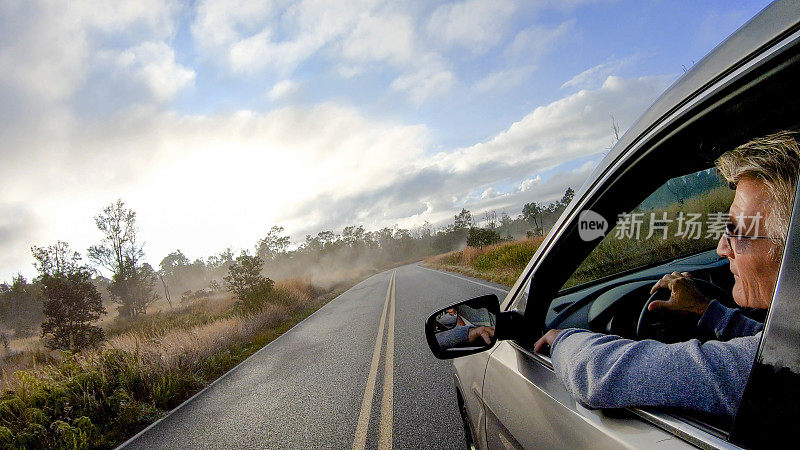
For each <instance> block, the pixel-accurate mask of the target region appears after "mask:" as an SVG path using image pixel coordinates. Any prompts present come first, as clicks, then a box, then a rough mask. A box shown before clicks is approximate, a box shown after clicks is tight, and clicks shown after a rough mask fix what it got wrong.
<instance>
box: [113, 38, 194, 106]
mask: <svg viewBox="0 0 800 450" xmlns="http://www.w3.org/2000/svg"><path fill="white" fill-rule="evenodd" d="M116 63H117V66H118V67H119V68H120V69H121V70H123V71H125V72H128V73H130V74H131V77H132V78H134V79H135V80H138V81H140V82H141V83H143V84H144V86H146V88H147V90H148V91H149V92H150V93H151V95H152V96H153V98H154V99H155V100H156V101H157V102H167V101H169V100H172V98H173V97H175V95H176V94H177V93H178V92H179V91H180V90H181V89H183V88H185V87H187V86H190V85H191V84H192V83H193V82H194V78H195V73H194V71H193V70H191V69H188V68H186V67H184V66H182V65H180V64H177V63H176V62H175V52H174V51H173V50H172V48H170V46H168V45H167V44H165V43H163V42H144V43H142V44H139V45H137V46H135V47H132V48H129V49H127V50H124V51H122V52H120V53H119V54H118V55H117V56H116Z"/></svg>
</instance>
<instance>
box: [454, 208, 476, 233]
mask: <svg viewBox="0 0 800 450" xmlns="http://www.w3.org/2000/svg"><path fill="white" fill-rule="evenodd" d="M473 226H475V221H473V220H472V213H470V212H469V211H468V210H467V209H466V208H461V212H460V213H458V214H456V215H455V221H454V222H453V229H454V230H455V231H462V230H466V229H469V228H472V227H473Z"/></svg>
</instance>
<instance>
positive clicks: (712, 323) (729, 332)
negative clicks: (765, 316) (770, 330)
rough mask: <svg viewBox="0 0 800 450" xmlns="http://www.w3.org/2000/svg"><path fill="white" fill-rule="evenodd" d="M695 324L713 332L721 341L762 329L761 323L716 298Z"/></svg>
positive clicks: (749, 334) (752, 333)
mask: <svg viewBox="0 0 800 450" xmlns="http://www.w3.org/2000/svg"><path fill="white" fill-rule="evenodd" d="M697 326H698V327H700V328H701V329H704V330H708V331H711V332H713V333H714V335H715V336H717V339H719V340H722V341H727V340H730V339H733V338H737V337H742V336H753V335H754V334H756V333H758V332H759V331H761V330H763V329H764V324H763V323H761V322H759V321H757V320H754V319H751V318H749V317H747V316H745V315H744V314H742V311H741V310H740V309H737V308H728V307H726V306H723V305H722V304H721V303H720V302H718V301H716V300H713V301H712V302H711V303H710V304H709V305H708V308H707V309H706V311H705V312H704V313H703V316H702V317H700V321H699V322H698V323H697Z"/></svg>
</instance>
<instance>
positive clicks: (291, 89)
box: [267, 80, 300, 101]
mask: <svg viewBox="0 0 800 450" xmlns="http://www.w3.org/2000/svg"><path fill="white" fill-rule="evenodd" d="M299 89H300V83H298V82H296V81H292V80H282V81H279V82H277V83H275V85H274V86H272V89H270V90H269V93H268V94H267V97H269V99H270V100H272V101H277V100H281V99H284V98H286V97H289V96H291V95H293V94H294V93H296V92H297V91H298V90H299Z"/></svg>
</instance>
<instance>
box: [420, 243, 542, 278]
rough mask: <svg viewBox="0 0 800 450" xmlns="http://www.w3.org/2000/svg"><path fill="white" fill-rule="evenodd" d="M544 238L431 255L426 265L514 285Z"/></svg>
mask: <svg viewBox="0 0 800 450" xmlns="http://www.w3.org/2000/svg"><path fill="white" fill-rule="evenodd" d="M543 240H544V238H543V237H538V236H537V237H534V238H532V239H521V240H517V241H512V242H503V243H500V244H495V245H487V246H485V247H483V248H476V247H466V248H465V249H463V250H457V251H454V252H449V253H444V254H442V255H437V256H432V257H430V258H427V259H425V261H424V262H423V265H425V266H427V267H431V268H434V269H442V270H448V271H450V272H458V273H462V274H464V275H468V276H471V277H476V278H483V279H484V280H489V281H493V282H495V283H500V284H505V285H506V286H511V285H513V284H514V282H515V281H517V278H519V276H520V274H521V273H522V271H523V270H524V269H525V266H526V265H527V264H528V261H530V259H531V258H532V257H533V254H534V253H536V249H537V248H539V245H540V244H541V243H542V241H543Z"/></svg>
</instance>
